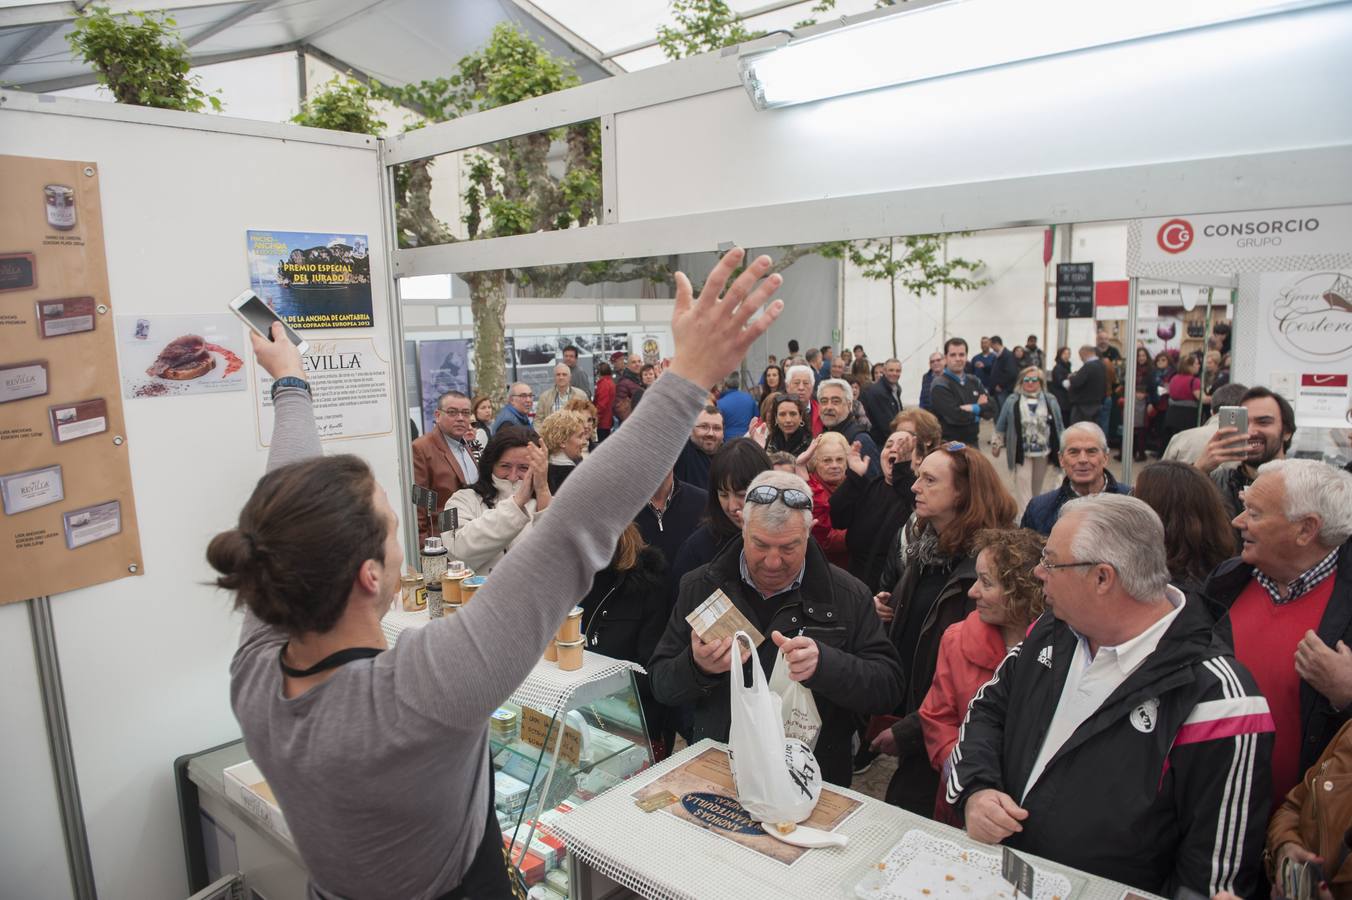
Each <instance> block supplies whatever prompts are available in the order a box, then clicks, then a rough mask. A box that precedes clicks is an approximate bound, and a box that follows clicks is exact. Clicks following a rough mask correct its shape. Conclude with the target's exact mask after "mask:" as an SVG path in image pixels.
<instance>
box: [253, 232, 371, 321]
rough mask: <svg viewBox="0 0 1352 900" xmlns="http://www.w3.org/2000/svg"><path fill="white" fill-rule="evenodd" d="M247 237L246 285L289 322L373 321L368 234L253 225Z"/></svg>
mask: <svg viewBox="0 0 1352 900" xmlns="http://www.w3.org/2000/svg"><path fill="white" fill-rule="evenodd" d="M246 241H247V245H248V254H249V284H250V286H251V287H252V288H253V291H254V293H255V294H257V295H258V296H260V297H262V298H263V300H264V302H266V303H267V304H268V306H270V307H272V309H273V311H274V312H276V313H277V314H278V315H279V316H281V318H282V320H283V321H285V322H286V323H287V324H288V325H290V326H291V327H292V328H295V329H296V330H298V331H304V330H307V329H316V328H370V327H373V326H374V325H375V319H374V317H373V315H372V313H371V258H370V254H369V252H368V251H369V244H368V242H367V240H366V235H364V234H335V233H331V232H308V231H252V230H251V231H249V232H248V234H247V238H246Z"/></svg>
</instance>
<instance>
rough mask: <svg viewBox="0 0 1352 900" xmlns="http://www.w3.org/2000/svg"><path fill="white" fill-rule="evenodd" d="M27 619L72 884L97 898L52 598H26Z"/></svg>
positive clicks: (90, 899)
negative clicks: (58, 650)
mask: <svg viewBox="0 0 1352 900" xmlns="http://www.w3.org/2000/svg"><path fill="white" fill-rule="evenodd" d="M28 620H29V624H30V627H31V629H32V632H33V658H34V661H35V662H36V663H37V670H38V689H39V690H40V692H41V693H42V714H43V718H44V719H46V722H47V746H48V748H49V749H50V750H51V753H52V777H53V780H54V781H55V782H56V795H57V802H58V803H59V804H60V807H61V832H62V835H63V837H64V838H65V842H66V861H67V864H68V865H69V867H70V880H71V887H72V888H73V889H74V892H75V897H76V898H77V900H96V898H97V897H98V892H97V891H96V890H95V888H94V862H93V860H92V859H91V858H90V856H89V835H88V834H87V833H86V831H85V820H84V807H83V806H81V804H80V783H79V779H78V778H77V777H76V774H75V749H74V747H72V746H71V741H70V722H69V721H68V720H67V718H66V694H65V691H64V690H63V689H62V687H61V662H60V660H59V659H58V658H57V653H56V631H55V630H54V629H53V627H52V607H51V600H50V599H49V598H47V597H36V598H34V599H32V600H29V601H28Z"/></svg>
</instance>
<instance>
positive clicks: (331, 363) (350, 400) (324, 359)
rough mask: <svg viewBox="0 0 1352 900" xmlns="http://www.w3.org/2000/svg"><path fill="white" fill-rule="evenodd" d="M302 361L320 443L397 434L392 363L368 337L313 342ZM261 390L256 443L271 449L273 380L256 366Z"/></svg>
mask: <svg viewBox="0 0 1352 900" xmlns="http://www.w3.org/2000/svg"><path fill="white" fill-rule="evenodd" d="M309 343H310V352H309V353H306V354H305V355H304V356H302V357H301V365H302V367H303V368H304V369H305V378H306V380H307V381H309V382H310V390H311V393H312V396H313V398H314V410H315V424H316V425H317V426H318V428H319V439H320V440H321V441H341V440H346V439H348V438H358V437H371V436H372V435H378V434H389V433H390V432H392V431H393V430H394V419H393V418H392V416H393V413H392V410H393V408H394V406H393V404H392V403H391V402H390V363H389V360H387V359H385V358H384V357H382V356H381V355H380V354H379V353H378V352H376V347H375V343H374V342H372V340H371V339H370V338H360V339H354V340H331V341H326V340H311V341H310V342H309ZM254 380H255V384H256V386H257V392H256V396H255V399H256V405H257V412H258V443H259V444H260V445H261V446H263V447H268V446H271V444H272V422H273V412H272V377H271V376H270V375H268V373H267V372H264V371H263V369H262V367H261V366H258V365H257V362H256V361H255V363H254Z"/></svg>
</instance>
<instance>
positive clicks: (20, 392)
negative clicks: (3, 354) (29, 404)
mask: <svg viewBox="0 0 1352 900" xmlns="http://www.w3.org/2000/svg"><path fill="white" fill-rule="evenodd" d="M46 393H47V363H46V361H45V360H37V361H33V362H22V363H10V364H8V365H0V403H9V402H10V401H12V400H25V399H27V398H29V397H41V396H42V395H44V394H46Z"/></svg>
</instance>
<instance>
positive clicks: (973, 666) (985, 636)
mask: <svg viewBox="0 0 1352 900" xmlns="http://www.w3.org/2000/svg"><path fill="white" fill-rule="evenodd" d="M1005 653H1006V650H1005V639H1004V636H1003V635H1001V634H1000V629H999V628H996V627H995V626H994V625H987V624H986V623H985V622H983V621H981V617H980V616H979V615H978V614H977V612H976V611H975V610H973V611H972V612H970V613H968V614H967V618H965V619H963V620H962V621H961V622H958V623H957V624H955V625H950V626H949V628H948V630H947V631H945V632H944V636H943V637H942V638H940V641H939V662H938V664H937V665H936V666H935V668H934V680H933V681H932V682H930V689H929V693H928V694H926V695H925V702H924V703H922V704H921V705H920V727H921V729H922V731H923V732H924V734H925V752H926V753H928V754H929V758H930V765H932V766H934V769H935V771H943V768H944V762H945V761H947V759H948V755H949V754H950V753H952V752H953V745H954V744H956V743H957V742H958V729H959V728H960V727H961V726H962V720H963V719H964V718H965V717H966V715H967V704H968V703H970V702H971V701H972V697H974V696H975V695H976V692H977V690H978V689H979V688H980V687H981V686H982V685H983V684H985V683H986V682H988V681H990V680H991V676H993V675H994V674H995V670H996V669H997V668H998V667H999V665H1000V662H1001V660H1003V659H1004V658H1005Z"/></svg>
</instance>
